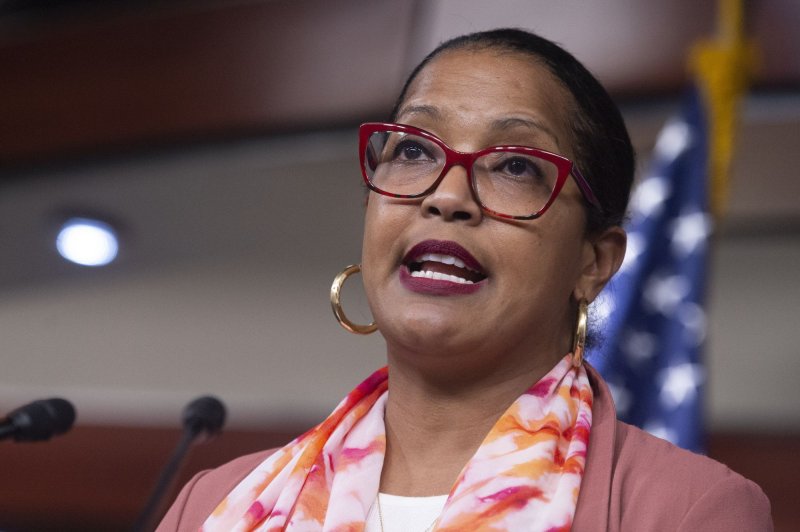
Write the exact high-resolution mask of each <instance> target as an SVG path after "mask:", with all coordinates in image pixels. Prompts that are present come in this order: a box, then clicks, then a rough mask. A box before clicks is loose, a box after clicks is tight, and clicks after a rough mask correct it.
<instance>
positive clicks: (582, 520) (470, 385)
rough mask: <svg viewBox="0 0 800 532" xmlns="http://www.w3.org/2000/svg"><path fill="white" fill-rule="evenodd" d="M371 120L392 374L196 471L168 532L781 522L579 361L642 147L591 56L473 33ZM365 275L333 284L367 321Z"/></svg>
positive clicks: (515, 37) (718, 526) (370, 160)
mask: <svg viewBox="0 0 800 532" xmlns="http://www.w3.org/2000/svg"><path fill="white" fill-rule="evenodd" d="M360 134H361V139H360V140H361V143H360V148H361V165H362V171H363V173H364V178H365V180H366V182H367V184H368V186H369V188H370V189H371V192H370V194H369V198H368V201H367V207H366V218H365V231H364V243H363V254H362V263H361V272H362V274H363V281H364V286H365V289H366V293H367V297H368V300H369V304H370V308H371V310H372V312H373V315H374V320H375V321H374V323H375V324H377V325H376V326H377V328H378V329H379V330H380V332H381V334H382V335H383V337H384V338H385V340H386V347H387V359H388V370H379V371H378V372H376V373H375V374H373V375H372V376H371V377H369V378H368V379H367V380H366V381H364V382H363V383H362V384H361V385H359V387H358V388H356V389H355V390H354V391H353V392H351V394H350V395H349V396H348V397H347V398H345V400H344V401H343V402H342V403H341V404H340V405H339V407H337V409H336V410H335V411H334V413H333V414H331V416H330V417H329V418H328V419H327V420H325V421H324V422H323V423H322V424H321V425H319V426H318V427H316V428H314V429H312V430H311V431H309V432H308V433H307V434H305V435H303V436H301V437H299V438H298V439H297V440H295V441H294V442H291V443H290V444H288V445H287V446H286V447H284V448H282V449H279V450H277V451H268V452H265V453H259V454H256V455H251V456H248V457H244V458H240V459H239V460H237V461H234V462H232V463H230V464H228V465H226V466H223V467H222V468H220V469H217V470H215V471H211V472H206V473H201V474H200V475H198V476H197V477H195V479H193V480H192V481H191V482H190V483H189V484H188V485H187V486H186V487H185V488H184V490H183V491H182V492H181V494H180V495H179V497H178V500H177V501H176V503H175V504H174V506H173V507H172V509H171V510H170V512H169V513H168V515H167V517H166V518H165V520H164V522H162V524H161V527H160V529H161V530H197V528H198V527H200V526H201V525H202V529H203V530H230V529H236V530H251V529H257V530H283V529H286V530H363V529H366V530H367V531H382V532H389V531H392V530H403V531H410V532H413V531H416V530H418V531H423V530H439V531H443V530H447V531H455V530H568V529H570V528H573V529H575V530H581V531H582V530H769V529H771V523H770V518H769V503H768V502H767V500H766V498H765V497H764V495H763V493H761V491H760V490H759V488H758V487H757V486H756V485H755V484H753V483H751V482H749V481H747V480H745V479H744V478H742V477H740V476H739V475H737V474H736V473H733V472H731V471H730V470H729V469H727V468H726V467H724V466H722V465H720V464H717V463H716V462H713V461H712V460H709V459H707V458H704V457H700V456H696V455H693V454H691V453H688V452H686V451H683V450H680V449H677V448H675V447H673V446H672V445H670V444H668V443H666V442H663V441H661V440H658V439H656V438H653V437H651V436H649V435H647V434H645V433H643V432H642V431H640V430H638V429H636V428H633V427H630V426H628V425H625V424H623V423H620V422H617V421H616V419H615V412H614V407H613V403H612V401H611V398H610V395H609V393H608V389H607V388H606V386H605V384H604V383H603V381H602V379H601V378H600V377H599V376H598V375H597V373H596V372H595V371H594V370H593V369H592V368H591V367H590V366H589V365H588V364H586V363H585V362H583V361H582V354H583V342H584V339H585V325H586V303H587V302H591V301H592V300H593V299H594V298H595V297H596V296H597V294H598V293H599V292H600V290H601V289H602V288H603V286H604V285H605V284H606V283H607V282H608V280H609V278H610V277H611V276H612V275H613V274H614V273H615V272H616V271H617V269H618V268H619V266H620V264H621V262H622V259H623V255H624V252H625V233H624V232H623V230H622V229H621V228H620V227H619V224H620V221H621V220H622V218H623V215H624V211H625V206H626V203H627V199H628V195H629V191H630V186H631V181H632V177H633V166H634V164H633V152H632V148H631V145H630V141H629V139H628V136H627V132H626V131H625V127H624V124H623V122H622V119H621V117H620V115H619V112H618V111H617V109H616V108H615V106H614V105H613V103H612V102H611V99H610V98H609V96H608V95H607V94H606V92H605V91H604V90H603V89H602V87H601V86H600V85H599V84H598V82H597V81H596V80H595V79H594V78H593V77H592V76H591V74H589V73H588V72H587V71H586V70H585V69H584V68H583V67H582V66H581V65H580V63H578V61H577V60H575V59H574V58H573V57H572V56H571V55H569V54H568V53H567V52H565V51H564V50H562V49H561V48H559V47H557V46H556V45H554V44H553V43H551V42H549V41H546V40H544V39H542V38H540V37H537V36H535V35H531V34H529V33H525V32H522V31H518V30H497V31H491V32H484V33H478V34H473V35H468V36H465V37H461V38H458V39H454V40H452V41H449V42H447V43H445V44H443V45H441V46H440V47H439V48H437V49H436V50H435V51H434V52H432V53H431V54H430V55H429V56H428V57H427V58H426V59H425V60H424V61H423V62H422V63H421V64H420V66H419V67H418V68H417V69H416V70H415V71H414V72H413V73H412V74H411V76H410V78H409V80H408V81H407V83H406V85H405V87H404V88H403V91H402V93H401V95H400V97H399V99H398V102H397V105H396V106H395V109H394V111H393V113H392V119H391V123H390V124H365V125H363V126H362V127H361V132H360ZM498 147H499V148H498ZM356 271H358V268H357V267H354V268H351V269H349V270H346V271H345V272H344V273H343V274H342V275H340V277H339V278H337V281H336V282H335V283H334V289H333V290H332V302H333V303H334V308H335V310H336V313H337V317H339V318H340V320H341V321H342V322H343V324H344V325H345V326H346V327H347V328H348V329H350V330H354V331H355V332H369V331H371V330H372V329H374V328H375V326H374V325H373V326H356V325H353V324H351V323H350V322H349V321H348V320H347V318H346V317H345V316H344V314H343V312H342V310H341V307H340V306H339V305H338V290H339V288H340V287H341V283H342V282H343V280H344V279H345V278H346V277H347V276H348V275H350V274H352V273H355V272H356ZM389 382H391V386H389V384H388V383H389ZM387 388H388V389H389V390H391V393H387Z"/></svg>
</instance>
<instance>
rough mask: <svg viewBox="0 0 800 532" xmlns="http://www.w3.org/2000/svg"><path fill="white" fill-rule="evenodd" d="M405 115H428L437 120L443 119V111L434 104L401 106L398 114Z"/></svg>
mask: <svg viewBox="0 0 800 532" xmlns="http://www.w3.org/2000/svg"><path fill="white" fill-rule="evenodd" d="M403 115H426V116H428V117H430V118H434V119H436V120H441V119H442V113H440V112H439V109H437V108H436V107H434V106H432V105H408V106H404V107H401V108H400V110H399V111H397V116H403Z"/></svg>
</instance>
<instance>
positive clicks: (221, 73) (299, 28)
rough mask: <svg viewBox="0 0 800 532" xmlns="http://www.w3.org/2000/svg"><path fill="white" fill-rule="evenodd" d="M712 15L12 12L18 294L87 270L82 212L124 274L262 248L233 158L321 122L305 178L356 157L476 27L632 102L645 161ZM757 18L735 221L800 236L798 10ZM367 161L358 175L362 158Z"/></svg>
mask: <svg viewBox="0 0 800 532" xmlns="http://www.w3.org/2000/svg"><path fill="white" fill-rule="evenodd" d="M714 5H715V2H696V1H693V0H674V1H671V2H662V1H658V0H639V1H636V2H633V1H630V0H604V1H602V2H580V1H577V0H563V1H558V2H554V1H552V0H537V1H530V0H505V1H495V2H491V3H490V2H484V1H480V0H429V1H424V2H412V1H403V2H401V1H395V0H335V1H331V0H304V1H287V0H270V1H267V0H261V1H255V0H254V1H210V0H204V1H185V0H172V1H161V2H156V1H137V2H134V1H122V0H113V1H91V0H81V1H75V0H72V1H70V0H58V1H55V0H52V1H45V0H39V1H31V0H27V1H26V0H13V1H8V0H7V1H5V2H2V1H0V76H1V77H2V81H0V196H2V204H3V207H2V209H0V249H2V250H3V254H4V255H5V258H6V264H5V265H3V267H2V268H0V286H5V287H9V286H14V285H17V284H18V283H20V282H23V281H25V282H33V281H36V282H39V281H41V280H42V279H51V278H59V277H61V276H63V275H65V274H68V273H69V272H72V271H73V270H72V269H70V268H72V267H71V266H70V265H66V264H64V263H63V261H60V260H59V259H58V258H57V257H56V256H55V254H54V252H53V250H52V249H51V247H50V242H52V238H53V237H54V231H55V229H54V228H55V226H56V225H57V223H58V222H59V220H63V219H64V218H65V217H66V216H67V215H68V214H70V213H78V214H80V213H83V214H97V215H98V216H100V217H101V218H104V219H108V220H111V221H112V222H114V223H115V224H116V225H117V226H118V227H120V228H121V230H122V231H123V233H124V235H123V236H124V237H126V238H128V243H129V248H128V252H127V253H128V254H127V255H123V256H121V257H120V261H119V262H120V264H119V265H117V267H118V268H119V267H123V265H128V266H134V265H136V266H137V267H139V268H140V267H141V266H142V265H144V264H156V263H162V262H164V261H169V260H176V259H187V258H197V257H204V256H208V255H209V251H208V250H210V249H213V250H217V254H223V253H227V252H240V251H242V250H248V249H250V250H252V249H255V248H257V243H258V241H259V239H260V238H262V235H261V234H260V233H259V232H258V230H254V229H253V228H254V227H271V226H274V225H275V223H274V221H273V220H272V219H271V218H269V213H267V212H265V211H266V209H259V208H257V207H256V206H252V210H251V211H248V212H249V213H250V214H249V215H247V216H242V215H241V213H240V212H237V208H238V207H237V206H239V207H240V206H241V205H244V204H245V203H247V201H246V200H247V198H246V197H239V199H238V200H237V202H231V201H229V200H230V197H234V196H235V195H236V194H237V192H236V191H233V190H227V191H226V188H225V187H226V186H229V184H230V182H231V179H230V178H231V176H232V174H233V173H235V172H237V171H238V170H237V169H236V168H237V165H239V164H243V163H239V162H237V161H236V159H235V157H234V156H233V155H231V154H232V153H234V154H235V153H238V152H240V151H241V150H245V151H247V150H251V149H253V145H254V144H253V143H255V145H256V146H258V145H259V143H261V142H267V143H268V144H269V145H272V144H271V142H272V141H271V140H270V139H278V140H277V142H279V143H285V148H283V149H282V150H279V151H282V152H285V153H303V150H302V146H304V145H308V144H307V143H308V142H309V141H308V139H309V138H312V137H308V136H307V133H308V132H309V131H311V132H315V131H316V132H326V131H327V132H328V133H327V134H326V135H322V136H316V137H313V139H314V140H313V141H312V142H313V145H314V146H315V152H316V153H315V157H310V156H309V155H299V156H297V160H296V173H297V174H298V175H300V174H303V172H308V171H309V169H310V168H314V166H313V165H315V164H319V162H320V159H319V157H323V158H324V157H327V156H323V155H320V154H324V153H328V154H329V155H330V157H329V159H327V160H330V161H334V160H335V161H340V160H341V157H340V156H339V155H338V153H337V150H340V149H341V147H342V146H349V143H348V141H347V139H349V138H354V137H355V136H354V134H353V131H354V126H355V125H356V124H357V123H358V122H359V121H362V120H374V119H381V118H384V117H385V116H386V114H387V112H388V110H389V108H390V107H391V104H392V102H393V99H394V97H395V95H396V93H397V92H398V90H399V88H400V86H401V84H402V82H403V80H404V77H405V76H406V74H407V73H408V72H409V71H410V69H411V68H412V67H413V65H415V64H416V63H417V62H418V61H419V59H420V58H421V57H422V56H424V54H425V53H426V52H427V51H429V50H430V49H432V48H433V47H434V46H435V45H436V44H437V43H438V42H440V41H442V40H444V39H446V38H448V37H451V36H454V35H457V34H460V33H464V32H468V31H473V30H479V29H486V28H492V27H502V26H520V27H524V28H529V29H532V30H534V31H537V32H539V33H541V34H543V35H544V36H546V37H549V38H551V39H554V40H556V41H558V42H561V43H562V44H563V45H564V46H565V47H566V48H567V49H569V50H570V51H572V52H573V53H574V54H575V55H576V56H577V57H578V58H579V59H581V60H582V61H584V62H585V63H586V64H587V66H588V67H589V68H590V69H591V70H593V71H594V72H595V73H596V74H597V75H598V76H599V77H600V78H601V80H602V81H603V82H604V83H605V84H606V85H607V86H608V88H609V89H610V91H611V92H612V94H613V95H614V96H615V97H616V98H617V99H618V101H620V103H621V104H622V107H623V112H624V114H625V117H626V121H627V124H628V127H629V129H630V131H631V135H632V137H633V140H634V143H635V145H636V148H637V150H638V151H639V152H640V153H642V154H645V155H646V153H647V151H648V150H649V149H650V147H651V146H652V143H653V140H654V138H655V135H656V134H657V132H658V130H659V128H660V126H661V125H662V124H663V122H664V120H665V119H666V117H667V116H668V115H669V113H670V111H672V110H673V109H674V103H675V102H676V101H677V99H678V95H679V94H680V91H681V89H682V87H683V86H684V85H685V84H686V83H687V81H688V76H687V68H686V55H687V52H688V50H689V49H690V47H691V46H692V44H693V43H695V42H697V40H698V39H700V38H704V37H709V36H711V35H713V33H714V26H715V13H714ZM748 25H749V26H750V28H751V30H750V31H751V33H752V34H753V36H754V38H755V40H756V42H757V44H758V49H759V50H760V54H759V55H760V61H759V69H758V71H757V73H756V75H755V79H754V96H751V97H749V98H748V99H747V101H746V102H745V105H744V106H743V111H744V112H743V120H742V129H741V134H740V136H739V144H740V146H741V149H740V150H739V151H738V152H737V156H736V160H735V161H734V168H733V172H732V173H733V175H732V181H733V185H732V194H731V203H730V209H729V212H728V217H727V225H726V229H731V228H733V229H734V232H736V231H738V232H739V233H749V234H765V233H776V232H778V233H786V232H789V233H791V234H798V233H800V207H798V206H797V198H799V197H800V180H798V179H797V177H796V173H797V171H796V169H797V168H800V150H798V149H797V148H798V147H800V146H798V139H800V135H798V132H800V32H798V31H797V28H800V2H797V1H795V0H762V1H760V2H753V3H751V5H750V10H749V12H748ZM281 139H283V140H281ZM348 150H349V148H348ZM215 153H216V154H222V155H218V158H217V159H215V155H214V154H215ZM348 153H350V152H349V151H348ZM309 158H310V159H313V160H308V161H305V160H304V159H309ZM352 158H353V161H352V168H353V169H354V170H355V168H356V165H357V163H356V161H355V149H353V150H352ZM643 159H646V157H643ZM171 161H183V162H181V163H178V162H171ZM337 164H338V163H337ZM182 165H184V166H182ZM186 168H193V169H194V170H192V171H188V170H186ZM200 173H203V174H204V175H205V176H206V177H205V178H204V179H205V181H202V182H201V181H199V180H198V177H197V176H198V175H199V174H200ZM263 175H266V176H269V175H270V174H269V173H267V174H263ZM203 183H205V184H206V185H208V186H205V185H204V184H203ZM237 197H238V196H237ZM257 203H258V202H257ZM247 204H248V205H249V203H247ZM198 205H199V206H202V207H203V208H202V209H196V208H194V206H198ZM259 205H260V203H259ZM239 210H241V209H239ZM262 211H264V212H263V213H262ZM132 241H133V242H135V246H133V247H130V245H131V242H132ZM288 245H290V244H288ZM9 259H13V260H9Z"/></svg>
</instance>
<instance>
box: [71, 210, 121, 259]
mask: <svg viewBox="0 0 800 532" xmlns="http://www.w3.org/2000/svg"><path fill="white" fill-rule="evenodd" d="M56 249H58V252H59V253H60V254H61V256H62V257H64V258H65V259H67V260H68V261H70V262H74V263H75V264H80V265H82V266H105V265H106V264H108V263H110V262H111V261H113V260H114V259H115V258H116V257H117V252H118V251H119V242H118V241H117V233H116V231H114V228H113V227H111V225H109V224H107V223H105V222H101V221H99V220H92V219H89V218H71V219H69V220H67V221H66V222H65V223H64V225H63V226H62V227H61V230H60V231H59V232H58V237H57V238H56Z"/></svg>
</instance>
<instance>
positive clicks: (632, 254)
mask: <svg viewBox="0 0 800 532" xmlns="http://www.w3.org/2000/svg"><path fill="white" fill-rule="evenodd" d="M644 250H645V241H644V237H643V236H642V235H640V234H639V233H629V234H628V244H627V246H626V247H625V258H624V259H623V261H622V265H621V266H620V267H619V271H620V273H622V272H624V271H627V270H628V268H630V267H631V266H633V265H634V263H635V262H636V259H638V258H639V256H640V255H641V254H642V252H643V251H644Z"/></svg>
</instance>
